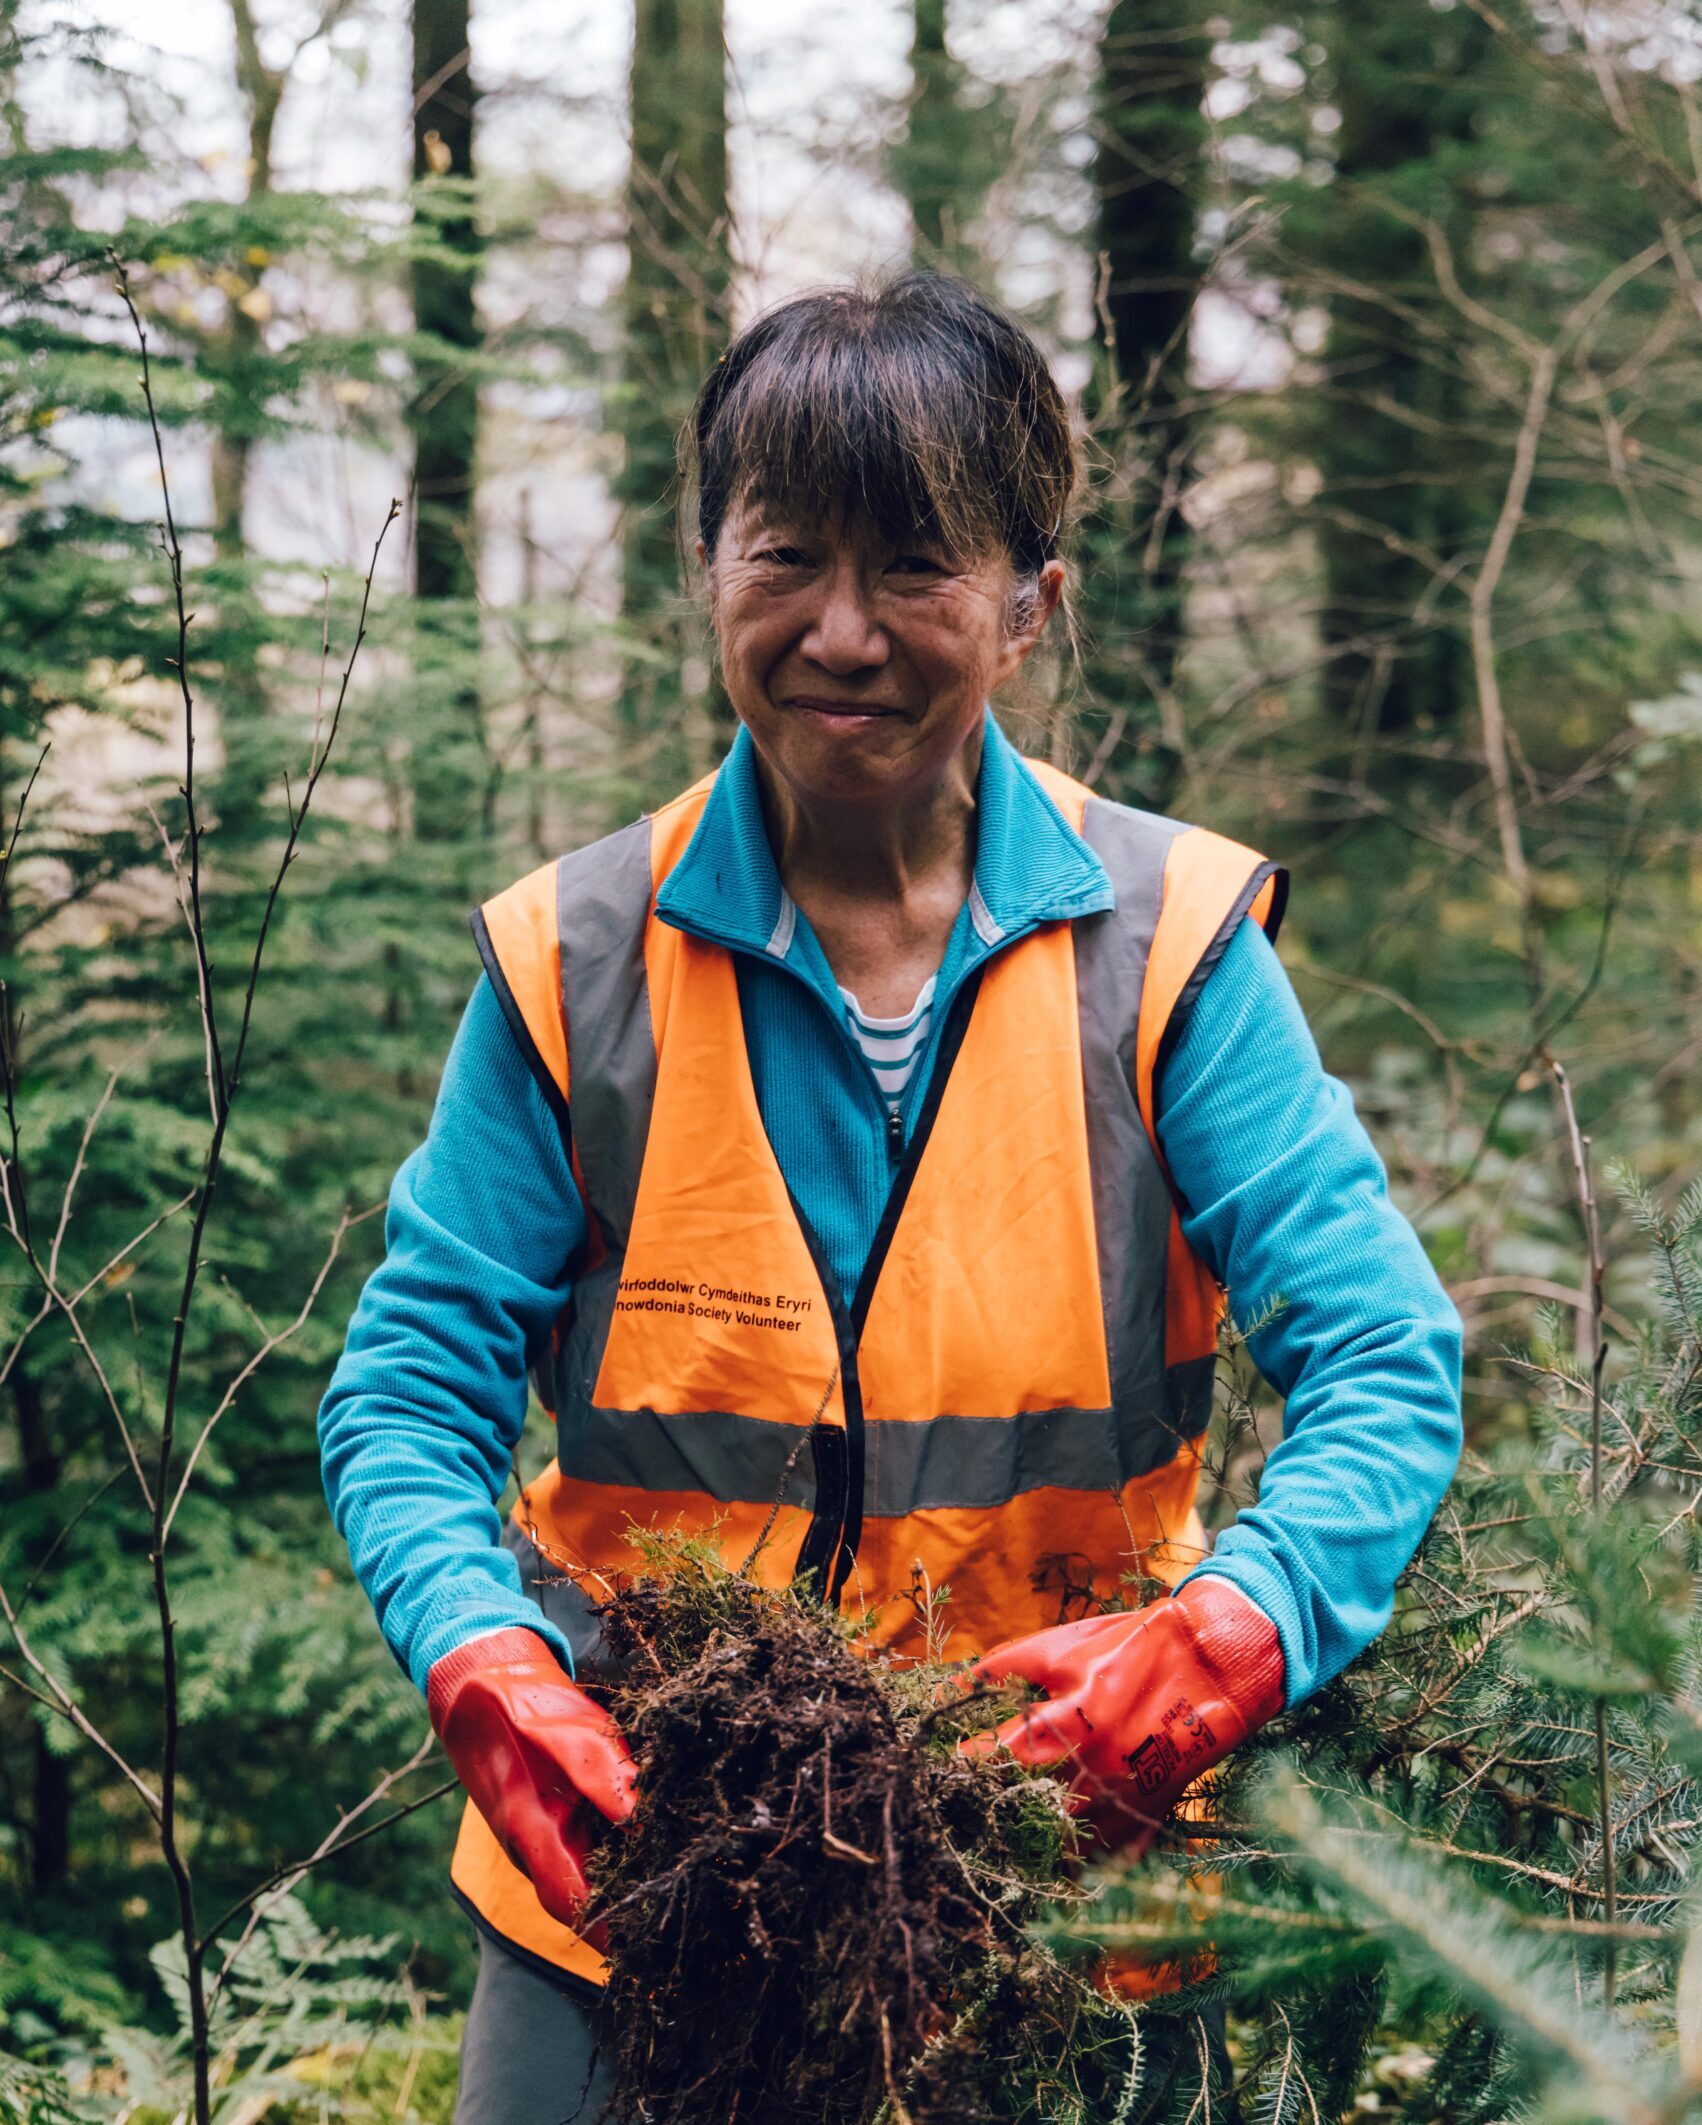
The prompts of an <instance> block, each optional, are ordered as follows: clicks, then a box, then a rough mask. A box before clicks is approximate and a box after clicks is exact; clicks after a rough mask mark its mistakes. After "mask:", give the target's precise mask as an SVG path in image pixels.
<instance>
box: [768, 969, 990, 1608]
mask: <svg viewBox="0 0 1702 2125" xmlns="http://www.w3.org/2000/svg"><path fill="white" fill-rule="evenodd" d="M984 971H985V970H984V968H982V967H977V968H976V969H975V972H974V973H973V974H971V975H969V976H968V978H967V979H966V980H965V982H964V984H963V986H962V988H960V989H959V990H958V992H957V994H956V996H955V997H953V999H952V1006H951V1010H950V1012H949V1014H948V1015H947V1018H946V1023H945V1027H944V1029H943V1031H942V1032H941V1034H940V1046H939V1052H938V1054H937V1055H936V1056H935V1057H934V1070H933V1075H932V1077H931V1078H930V1079H929V1081H928V1090H927V1093H926V1094H925V1096H924V1098H923V1101H922V1105H921V1109H920V1111H919V1112H918V1114H917V1116H916V1127H915V1129H914V1130H913V1131H912V1132H911V1137H910V1142H909V1143H908V1144H907V1145H906V1147H905V1152H904V1157H903V1159H902V1160H901V1161H900V1163H899V1165H898V1168H897V1170H896V1171H895V1172H894V1174H893V1177H892V1186H891V1188H890V1189H889V1190H888V1192H887V1199H886V1205H885V1208H884V1209H883V1210H882V1211H881V1219H880V1223H879V1224H878V1225H877V1226H876V1227H875V1236H874V1239H873V1241H872V1242H871V1243H870V1247H869V1253H868V1259H867V1260H866V1261H865V1262H864V1264H863V1273H862V1275H861V1276H860V1277H858V1279H857V1289H856V1291H855V1292H854V1293H853V1294H852V1297H851V1304H850V1307H849V1309H847V1307H846V1304H845V1299H844V1295H843V1294H842V1293H841V1291H840V1289H839V1284H838V1279H837V1278H836V1277H835V1276H834V1274H833V1270H832V1268H831V1267H830V1265H829V1263H828V1259H827V1252H826V1249H825V1248H824V1247H823V1246H822V1243H821V1240H820V1237H819V1236H818V1234H817V1233H816V1231H815V1229H814V1227H813V1226H812V1225H811V1224H810V1221H809V1219H808V1218H807V1217H806V1216H805V1215H804V1213H803V1210H802V1208H801V1207H800V1205H799V1202H798V1198H797V1197H796V1196H795V1195H792V1191H791V1190H790V1189H789V1188H788V1190H787V1191H786V1192H787V1194H788V1196H790V1197H791V1203H792V1215H793V1216H794V1217H795V1218H796V1219H797V1220H798V1226H799V1229H800V1230H801V1231H802V1233H803V1235H804V1240H805V1244H806V1245H807V1246H808V1248H809V1250H810V1255H811V1258H812V1259H813V1261H814V1262H815V1265H816V1274H817V1276H818V1277H820V1279H821V1287H822V1292H823V1294H824V1296H825V1297H826V1299H827V1305H828V1311H829V1313H830V1315H831V1316H832V1319H833V1325H834V1328H835V1329H836V1330H837V1332H838V1336H839V1373H840V1387H841V1390H842V1392H843V1395H844V1401H845V1428H844V1430H843V1431H841V1430H840V1428H839V1426H838V1425H837V1424H818V1425H816V1426H815V1427H814V1429H813V1430H812V1431H811V1433H810V1451H811V1453H812V1454H813V1455H814V1457H815V1467H816V1502H815V1510H814V1512H813V1513H812V1515H811V1518H810V1525H809V1528H808V1531H807V1532H806V1534H805V1536H804V1539H803V1542H802V1544H801V1545H800V1547H799V1550H798V1561H797V1563H796V1564H795V1565H794V1566H793V1568H792V1576H793V1578H794V1579H813V1580H814V1581H815V1583H816V1587H817V1590H818V1591H819V1592H821V1596H822V1599H823V1600H824V1601H826V1602H827V1604H828V1605H829V1607H833V1608H837V1607H838V1605H839V1597H840V1595H841V1594H842V1593H843V1592H844V1590H845V1582H846V1581H847V1580H848V1579H849V1578H850V1576H851V1567H852V1565H853V1564H854V1563H855V1562H856V1558H857V1546H858V1544H859V1543H860V1542H861V1541H862V1539H863V1486H864V1481H865V1476H864V1459H863V1445H864V1442H863V1383H862V1379H861V1377H860V1375H859V1373H858V1369H857V1348H858V1344H859V1343H860V1342H861V1340H862V1335H863V1329H864V1326H865V1324H866V1323H867V1321H868V1318H869V1308H870V1306H871V1305H872V1304H873V1303H874V1297H875V1286H876V1284H877V1283H878V1282H879V1280H880V1273H881V1270H882V1267H883V1266H884V1265H885V1262H886V1258H887V1255H888V1254H889V1252H890V1251H891V1248H892V1242H893V1235H894V1234H895V1233H896V1232H897V1230H898V1221H899V1219H900V1218H901V1217H902V1216H903V1214H904V1205H905V1203H906V1202H907V1201H908V1200H909V1196H910V1189H911V1185H912V1183H913V1182H914V1181H915V1179H916V1174H917V1170H918V1168H919V1167H920V1166H921V1163H922V1154H923V1152H925V1151H926V1150H927V1148H928V1139H929V1137H930V1136H932V1134H933V1132H934V1123H935V1121H936V1120H937V1119H938V1117H939V1111H940V1103H941V1101H942V1100H943V1099H944V1098H945V1095H946V1084H947V1081H948V1080H949V1078H950V1076H951V1072H952V1065H953V1064H954V1063H955V1062H956V1061H957V1056H958V1050H959V1049H960V1048H961V1047H962V1046H963V1037H964V1035H965V1034H966V1033H967V1032H968V1030H969V1019H970V1014H971V1013H972V1012H973V1011H974V1009H975V999H976V997H977V996H978V995H979V994H980V990H981V976H982V973H983V972H984ZM824 1575H825V1591H822V1589H823V1586H824Z"/></svg>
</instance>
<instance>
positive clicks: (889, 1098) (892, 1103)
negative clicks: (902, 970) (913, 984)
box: [839, 974, 938, 1114]
mask: <svg viewBox="0 0 1702 2125" xmlns="http://www.w3.org/2000/svg"><path fill="white" fill-rule="evenodd" d="M937 979H938V977H937V976H936V975H933V974H930V975H929V976H928V979H927V980H926V981H925V982H924V983H923V984H922V992H921V994H920V995H919V996H918V997H917V999H916V1001H915V1002H914V1003H913V1004H912V1005H911V1006H910V1008H909V1010H908V1011H906V1012H905V1014H904V1016H903V1017H902V1018H871V1017H870V1016H869V1014H868V1013H867V1012H866V1011H865V1010H864V1009H863V1007H862V1005H861V1004H860V1003H859V1002H858V1001H857V999H856V997H855V996H853V995H852V993H851V991H850V990H849V989H847V988H845V987H844V986H843V985H842V986H841V987H840V991H839V993H840V995H841V996H842V997H843V998H844V1000H845V1023H846V1024H847V1025H848V1026H849V1027H850V1028H851V1038H852V1039H853V1040H854V1041H855V1042H856V1043H857V1045H858V1047H859V1048H860V1049H861V1050H862V1052H863V1060H864V1061H865V1062H866V1063H867V1064H868V1066H869V1069H870V1070H871V1072H872V1073H873V1075H874V1080H875V1083H876V1084H877V1085H879V1086H880V1088H881V1092H882V1095H883V1096H884V1098H885V1100H886V1103H887V1106H888V1107H889V1108H890V1109H891V1110H892V1112H893V1113H894V1114H896V1113H897V1112H898V1109H899V1104H900V1102H901V1101H902V1100H903V1098H904V1094H905V1090H906V1088H907V1087H908V1085H909V1083H910V1080H911V1078H912V1077H914V1076H915V1074H916V1065H917V1063H918V1062H920V1061H921V1059H922V1050H923V1049H924V1048H925V1047H926V1046H927V1045H928V1028H929V1026H930V1024H931V1023H932V1021H933V1016H934V983H935V981H936V980H937Z"/></svg>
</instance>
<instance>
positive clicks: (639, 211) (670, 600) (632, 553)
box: [615, 0, 732, 796]
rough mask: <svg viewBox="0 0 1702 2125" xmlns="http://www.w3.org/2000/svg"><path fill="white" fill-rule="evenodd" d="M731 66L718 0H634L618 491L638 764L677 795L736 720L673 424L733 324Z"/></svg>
mask: <svg viewBox="0 0 1702 2125" xmlns="http://www.w3.org/2000/svg"><path fill="white" fill-rule="evenodd" d="M726 64H727V62H726V43H725V35H724V28H723V20H722V7H721V0H637V7H636V17H635V22H634V34H633V48H632V164H631V172H630V175H629V177H628V180H627V200H626V205H627V224H628V239H627V241H628V266H627V280H626V296H625V324H626V337H625V374H624V376H623V378H622V389H621V397H620V409H619V419H620V427H621V434H622V439H623V441H624V443H625V445H626V461H625V464H624V466H623V468H622V470H621V474H620V477H619V480H618V481H617V483H616V487H615V493H616V495H617V497H618V499H619V500H620V501H621V502H622V503H623V504H624V505H625V515H624V520H623V528H622V539H621V568H622V609H623V612H624V615H625V619H626V622H627V625H628V627H629V628H631V629H632V630H633V631H634V633H635V634H637V635H638V636H640V637H641V638H643V639H644V641H645V642H646V643H647V645H649V646H652V647H654V648H655V649H659V650H660V651H661V653H662V660H661V662H660V663H659V664H658V663H654V662H650V661H648V660H644V659H639V658H634V659H633V660H632V663H631V665H630V667H629V669H628V673H627V679H626V685H625V689H624V693H623V704H622V705H623V715H624V718H625V722H626V726H627V729H628V732H629V734H630V736H631V737H632V739H633V741H634V746H633V756H634V758H633V767H634V775H635V778H636V779H637V781H638V782H639V783H640V784H641V786H642V787H643V789H644V791H645V793H646V795H649V796H668V795H672V794H673V792H674V790H675V789H676V788H677V787H678V786H679V785H680V784H681V783H682V782H683V781H685V780H686V779H687V778H688V777H689V774H690V771H691V768H692V766H693V765H694V756H700V755H701V754H702V753H703V752H704V751H706V750H707V751H712V752H714V753H716V754H718V753H719V751H720V750H721V749H722V748H723V747H724V745H725V742H726V740H727V739H728V738H729V737H730V736H731V730H732V721H731V715H730V712H729V711H728V709H727V707H726V704H725V701H724V699H723V697H722V696H721V693H720V689H719V688H718V687H716V686H714V685H712V684H711V683H710V681H709V680H708V677H707V674H706V673H705V674H704V675H703V676H701V677H698V676H696V675H695V674H694V673H693V672H692V670H691V668H690V667H691V665H692V664H693V663H695V662H696V659H695V658H693V656H692V645H693V643H694V641H695V640H696V639H697V636H698V634H699V630H700V623H698V622H697V621H696V619H695V618H694V617H693V616H691V615H690V614H689V612H688V611H687V609H686V608H685V606H684V603H683V601H682V599H681V595H680V575H679V559H678V549H677V545H676V541H675V532H674V498H675V497H674V439H675V435H676V433H677V431H678V429H679V425H680V423H681V421H682V420H684V418H685V417H686V414H687V412H688V411H689V409H690V406H691V401H692V398H693V396H694V394H695V392H696V388H697V384H698V381H699V379H700V378H701V376H702V375H703V372H704V371H705V369H707V367H708V366H709V364H710V362H711V361H712V360H713V359H714V357H715V355H716V353H717V352H718V350H719V348H720V347H721V345H722V344H723V343H724V341H725V338H726V333H727V291H728V283H729V279H730V271H731V262H730V255H729V220H728V208H727V111H726V100H727V99H726ZM693 726H695V730H694V728H693ZM694 738H695V740H696V742H695V743H694Z"/></svg>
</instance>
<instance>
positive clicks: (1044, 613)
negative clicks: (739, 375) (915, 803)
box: [698, 502, 1063, 807]
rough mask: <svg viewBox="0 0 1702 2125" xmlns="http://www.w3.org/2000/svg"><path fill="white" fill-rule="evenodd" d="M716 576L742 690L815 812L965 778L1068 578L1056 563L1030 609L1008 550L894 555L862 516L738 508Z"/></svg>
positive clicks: (724, 534)
mask: <svg viewBox="0 0 1702 2125" xmlns="http://www.w3.org/2000/svg"><path fill="white" fill-rule="evenodd" d="M698 557H699V559H700V560H703V559H705V556H704V552H703V548H702V546H701V544H700V545H699V548H698ZM708 572H709V587H710V609H711V617H712V620H713V623H714V627H715V633H716V637H717V640H718V641H719V644H720V649H721V664H722V670H723V674H724V676H725V680H726V686H727V692H728V694H729V696H730V698H731V700H732V703H733V707H734V708H735V710H736V711H737V712H738V715H739V717H740V719H741V720H742V721H743V722H744V723H745V724H746V725H747V726H748V727H749V730H750V734H751V736H752V738H753V739H754V740H755V742H756V746H757V750H758V751H759V752H760V753H761V755H762V757H763V758H764V760H765V761H766V762H767V763H768V765H769V767H770V768H771V769H773V770H774V772H775V773H777V774H778V775H780V776H781V777H782V778H783V779H784V780H785V782H786V783H787V784H788V785H789V786H790V788H791V789H792V791H793V793H794V794H795V795H796V796H797V797H798V798H799V799H800V800H801V801H802V802H804V803H806V804H807V803H809V802H811V801H812V800H813V801H815V802H817V803H842V804H843V803H849V804H864V805H870V806H877V807H882V806H892V807H902V806H903V805H904V804H905V803H906V801H907V800H909V799H913V798H917V797H922V796H924V795H925V794H926V792H927V791H928V790H929V789H930V788H931V787H933V786H936V785H937V784H938V783H939V782H940V781H941V780H942V779H943V778H944V777H945V776H946V775H947V774H948V773H949V772H950V769H951V767H952V765H953V763H954V762H955V761H956V760H957V759H958V757H959V756H960V755H961V754H962V753H963V751H964V748H965V747H966V745H968V743H969V742H970V740H971V739H972V738H974V737H975V736H977V734H978V733H979V731H980V728H981V712H982V708H983V706H984V704H985V703H986V701H987V700H988V699H989V697H990V696H991V695H992V694H993V693H995V692H996V691H997V690H998V688H999V687H1001V686H1002V685H1003V684H1004V683H1005V681H1006V680H1007V679H1009V678H1010V677H1011V676H1012V674H1013V673H1014V672H1015V671H1016V670H1017V669H1018V667H1019V666H1020V665H1021V664H1022V662H1023V660H1024V658H1025V657H1026V656H1027V655H1028V653H1029V651H1030V650H1031V649H1032V648H1033V646H1034V644H1035V641H1036V640H1037V639H1038V637H1039V634H1040V630H1041V628H1042V627H1044V626H1045V624H1046V620H1047V618H1048V617H1049V616H1050V614H1051V612H1052V609H1053V607H1054V606H1055V605H1056V604H1057V602H1058V595H1059V592H1060V590H1061V588H1062V585H1063V564H1062V563H1061V562H1058V561H1052V562H1049V563H1048V564H1047V566H1046V567H1045V569H1043V570H1042V571H1041V576H1040V581H1039V586H1038V595H1037V596H1035V597H1034V598H1032V599H1031V600H1029V601H1027V602H1028V605H1029V607H1030V609H1029V610H1027V611H1022V610H1020V609H1017V608H1019V607H1020V605H1021V602H1022V601H1019V600H1017V599H1015V598H1014V597H1013V589H1014V583H1013V577H1012V571H1011V567H1010V563H1009V562H1008V561H1007V560H1006V558H1005V557H1004V556H1003V555H1002V554H996V555H987V556H983V557H981V558H979V559H976V560H973V561H964V560H961V559H957V558H954V557H952V556H949V555H947V554H944V553H942V552H939V551H937V550H933V549H930V548H927V547H923V546H906V547H894V546H892V545H889V544H887V543H886V542H885V541H883V540H882V539H881V538H880V536H879V535H878V533H877V532H876V531H875V530H874V528H873V526H872V525H870V524H868V523H867V522H864V521H860V520H858V519H856V518H851V519H849V520H847V519H846V518H844V517H843V516H840V517H837V518H831V519H829V520H827V521H826V522H823V523H818V524H805V523H800V522H796V521H792V520H789V519H787V518H785V517H783V516H781V515H780V514H778V512H777V511H776V510H774V509H773V508H772V507H768V506H764V505H763V504H760V503H756V502H752V503H749V504H747V505H745V506H742V507H738V508H735V509H732V510H729V511H728V514H727V517H726V520H725V522H724V524H723V526H722V530H721V538H720V542H719V544H718V546H717V548H716V551H715V557H714V560H713V562H710V563H708Z"/></svg>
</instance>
